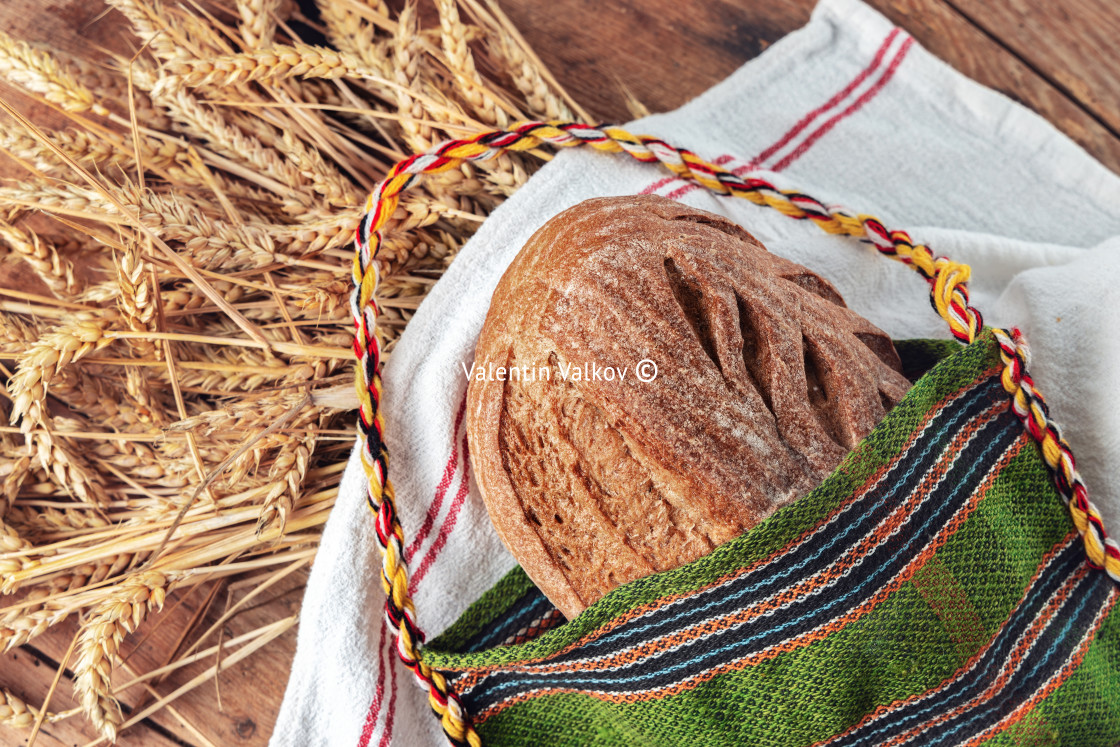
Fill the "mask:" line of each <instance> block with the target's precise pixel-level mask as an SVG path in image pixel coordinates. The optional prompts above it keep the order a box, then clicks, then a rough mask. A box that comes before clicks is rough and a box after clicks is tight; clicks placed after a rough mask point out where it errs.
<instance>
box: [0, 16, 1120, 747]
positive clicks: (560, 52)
mask: <svg viewBox="0 0 1120 747" xmlns="http://www.w3.org/2000/svg"><path fill="white" fill-rule="evenodd" d="M166 1H168V2H170V0H166ZM870 2H871V5H873V6H875V7H876V8H878V9H879V10H880V11H881V12H883V13H884V14H886V15H887V17H889V18H890V19H891V20H892V21H893V22H895V23H897V24H899V25H901V26H903V27H904V28H905V29H906V30H907V31H909V32H910V33H911V34H912V35H913V36H914V37H915V38H916V39H917V41H918V42H919V43H920V44H922V45H923V46H925V47H926V48H927V49H929V50H931V51H932V52H933V53H934V54H936V55H938V56H939V57H941V58H942V59H943V60H945V61H947V62H949V63H950V64H951V65H953V66H954V67H956V68H957V69H958V70H960V71H961V72H963V73H964V74H966V75H968V76H970V77H972V78H974V79H975V80H978V81H979V82H981V83H983V84H985V85H987V86H990V87H992V88H995V89H997V90H999V91H1002V92H1003V93H1005V94H1007V95H1008V96H1010V97H1012V98H1014V99H1015V100H1017V101H1019V102H1020V103H1023V104H1025V105H1026V106H1028V107H1030V108H1032V109H1034V110H1035V111H1036V112H1038V113H1039V114H1041V115H1042V116H1044V117H1046V118H1047V119H1048V120H1050V121H1051V122H1053V123H1054V124H1055V125H1057V126H1058V127H1059V128H1060V129H1061V130H1063V131H1064V132H1065V133H1066V134H1068V135H1069V136H1070V137H1072V138H1073V139H1074V140H1076V141H1077V142H1078V143H1079V144H1081V145H1082V146H1083V147H1084V148H1085V149H1086V150H1088V151H1089V153H1091V154H1092V155H1093V156H1095V157H1096V158H1098V159H1099V160H1101V161H1102V162H1104V163H1105V164H1106V165H1107V166H1108V167H1110V168H1111V169H1113V170H1118V171H1120V58H1117V57H1116V56H1115V55H1113V54H1111V48H1112V43H1113V41H1114V40H1115V39H1116V38H1120V6H1118V5H1116V4H1115V3H1114V2H1111V0H1069V2H1066V3H1064V4H1056V3H1053V2H1050V1H1049V0H870ZM813 5H814V0H772V1H771V2H758V1H756V0H738V2H734V1H732V0H709V2H704V3H700V2H693V3H685V2H679V1H678V0H646V2H640V1H639V0H615V2H612V3H609V4H607V5H606V6H604V4H603V3H600V2H594V1H593V0H551V2H549V3H548V4H547V5H545V4H542V3H540V2H537V1H534V0H503V2H502V6H503V7H504V9H505V10H506V12H507V14H508V15H509V16H510V17H511V19H512V20H513V21H514V23H515V24H516V25H517V26H518V27H519V28H520V29H522V30H523V33H524V35H525V37H526V38H527V40H528V41H529V43H530V44H532V45H533V46H534V47H535V49H536V50H537V51H538V53H539V54H540V56H541V58H542V59H543V61H544V62H545V64H546V65H548V66H549V68H550V69H551V70H552V71H553V73H554V74H555V75H556V77H557V78H558V79H559V80H560V81H561V83H562V84H563V85H565V86H566V87H567V88H568V90H569V91H570V92H571V93H572V94H573V95H574V96H575V98H576V99H577V101H579V102H580V103H581V104H582V105H583V106H584V107H585V108H586V109H587V110H588V111H589V113H590V114H591V115H592V116H593V117H595V118H597V119H599V120H601V121H625V120H628V119H631V118H632V117H633V114H632V113H631V111H630V110H629V109H628V108H627V105H626V103H625V101H626V92H628V93H629V94H630V95H632V96H633V97H634V98H635V99H636V100H638V101H640V102H641V103H642V104H643V105H644V106H646V107H648V109H649V110H650V111H654V112H657V111H665V110H668V109H672V108H675V107H677V106H679V105H681V104H683V103H684V102H686V101H687V100H689V99H690V98H692V97H694V96H696V95H697V94H699V93H700V92H702V91H704V90H705V89H707V88H708V87H710V86H711V85H713V84H715V83H717V82H719V81H720V80H721V79H723V78H724V77H726V76H727V75H729V74H730V73H731V72H733V71H734V70H735V69H736V68H737V67H738V66H739V65H740V64H742V63H743V62H745V61H746V60H749V59H751V58H752V57H755V56H756V55H758V54H760V53H761V52H762V51H764V50H765V49H766V47H767V46H769V45H770V44H772V43H773V42H775V41H776V40H778V39H779V38H781V37H782V36H784V35H785V34H787V33H789V32H790V31H793V30H794V29H796V28H798V27H800V26H802V25H804V24H805V23H806V22H807V21H808V18H809V14H810V12H811V10H812V7H813ZM102 11H103V8H102V7H100V5H99V4H96V3H94V4H90V3H85V2H80V1H79V0H50V1H49V2H47V3H44V2H42V0H5V1H4V2H3V3H2V4H0V28H3V29H5V30H6V31H7V32H8V33H10V34H12V35H13V36H16V37H18V38H23V39H27V40H30V41H41V42H49V43H51V44H53V45H55V46H60V47H62V48H64V49H69V50H71V51H75V52H79V51H81V48H82V47H83V46H85V45H89V44H91V43H92V44H102V45H109V46H111V45H112V39H113V33H114V28H115V27H116V24H117V23H119V22H120V20H119V18H118V17H116V16H115V14H107V15H105V16H104V17H102V15H101V14H102ZM592 19H593V22H592ZM304 579H305V575H304V574H299V573H297V574H295V576H294V577H292V578H291V579H290V580H288V582H287V583H286V585H284V586H283V587H281V588H278V589H276V590H275V593H274V594H272V595H270V597H271V601H269V602H267V604H265V605H263V606H261V607H258V608H257V609H253V610H250V611H249V612H247V613H246V614H244V615H242V616H240V617H238V618H235V619H234V620H232V621H230V623H229V624H228V625H227V626H226V627H227V630H226V631H225V635H226V636H234V635H237V634H239V633H240V632H243V631H245V630H249V629H251V628H253V627H255V626H259V625H262V624H264V623H266V622H269V621H272V620H277V619H280V618H282V617H284V616H287V615H291V614H293V613H295V612H296V611H297V610H298V605H299V598H300V594H301V593H302V583H303V581H304ZM215 593H216V599H217V604H215V605H213V607H212V608H211V610H210V611H209V612H208V613H207V614H206V617H205V619H211V620H212V619H214V618H215V617H216V616H217V615H218V614H219V612H220V610H221V608H222V606H223V604H222V602H223V601H224V599H225V590H223V589H219V590H217V591H216V592H215ZM204 602H205V593H204V592H203V593H195V594H194V595H193V596H191V597H190V598H187V599H172V600H170V601H169V603H168V610H169V611H168V612H167V613H166V614H164V615H162V616H159V617H158V618H157V625H149V626H148V627H146V628H144V629H142V631H141V632H140V634H139V635H137V636H133V637H132V638H131V639H129V641H128V642H127V643H126V645H125V648H124V651H125V652H126V653H127V654H128V656H129V659H128V663H129V665H130V666H132V667H134V668H135V669H136V670H137V671H141V672H142V671H148V670H150V669H152V668H154V667H157V666H159V665H160V664H162V661H161V652H166V651H169V650H171V649H172V648H173V647H174V645H175V642H176V641H177V640H178V637H179V635H180V634H181V631H182V630H183V629H184V628H185V627H186V626H187V625H188V624H189V623H190V621H191V620H192V618H193V617H194V615H195V613H196V612H197V611H198V610H199V608H200V607H201V606H202V605H203V604H204ZM75 629H76V625H75V623H74V622H73V621H71V623H70V624H67V625H62V626H60V627H59V628H57V629H56V630H54V631H52V632H50V633H49V634H47V635H44V636H42V637H40V638H38V639H36V641H35V642H34V644H33V645H31V646H26V647H24V648H23V649H20V650H17V651H15V652H12V653H9V654H7V655H6V656H4V658H3V665H2V666H0V685H4V686H7V687H9V688H10V689H12V690H13V691H14V692H16V693H17V694H20V695H22V696H24V697H25V698H26V699H27V700H28V701H29V702H32V703H38V702H40V700H41V699H42V697H43V695H44V693H45V692H46V691H47V689H48V687H49V686H50V682H51V679H52V678H53V676H54V673H55V670H56V667H57V662H58V661H59V660H60V659H61V658H62V657H63V655H64V653H65V651H66V648H67V647H68V645H69V643H70V641H71V639H72V637H73V635H74V631H75ZM146 636H147V637H146ZM211 643H212V642H211ZM294 649H295V633H294V630H293V631H289V632H288V633H286V634H285V635H284V636H283V637H281V638H279V639H277V641H275V642H274V643H273V644H272V645H271V646H270V647H268V648H267V649H266V650H265V651H264V652H262V653H258V654H257V655H255V656H253V657H251V658H249V659H248V660H246V661H245V662H243V663H241V664H240V665H237V666H234V667H231V668H230V669H228V670H226V671H224V672H222V673H221V675H220V677H219V681H218V683H217V685H214V684H208V685H206V686H204V687H200V688H198V689H196V690H194V691H193V692H191V693H190V694H188V695H187V696H185V697H183V698H182V699H180V700H178V701H176V704H175V711H174V712H172V711H171V710H164V711H160V712H159V713H157V714H155V715H154V716H152V717H150V718H148V719H146V720H145V721H143V722H142V724H141V725H140V726H139V727H138V728H136V729H133V730H131V731H129V732H128V733H126V734H125V735H124V736H123V737H122V738H121V740H120V744H122V745H153V746H155V747H164V746H170V745H191V746H192V747H197V746H201V745H204V744H207V743H208V742H209V743H212V744H216V745H221V746H223V747H224V746H225V745H245V746H247V745H263V744H265V743H266V742H267V740H268V736H269V735H270V733H271V731H272V726H273V723H274V720H275V716H276V711H277V709H278V707H279V704H280V699H281V697H282V696H283V692H284V686H285V682H286V680H287V673H288V668H289V666H290V664H291V657H292V654H293V652H294ZM198 666H199V667H201V665H198ZM195 671H197V669H196V670H188V671H187V672H186V673H184V674H182V675H180V676H177V677H175V678H172V679H170V680H169V681H168V682H166V683H162V684H159V685H157V690H158V691H159V692H160V693H166V692H169V691H170V690H171V689H173V687H174V686H175V685H176V684H177V683H180V682H182V681H185V680H186V679H188V678H189V677H190V676H191V675H192V674H193V673H194V672H195ZM137 690H140V688H137ZM219 693H220V706H219V700H218V697H219ZM146 697H147V696H146V694H145V693H144V692H142V691H130V692H129V693H127V694H126V697H125V698H124V702H125V704H126V705H127V706H129V707H136V706H137V705H138V704H139V701H141V700H142V699H144V698H146ZM71 706H72V701H71V699H70V685H69V682H68V680H67V679H66V678H64V679H63V680H62V684H61V686H60V688H59V691H58V692H57V693H56V695H55V697H54V701H53V703H52V709H64V708H69V707H71ZM90 734H91V731H90V730H89V729H88V728H87V727H86V726H85V725H84V723H82V722H81V720H80V719H69V720H67V721H63V722H61V723H58V724H52V725H48V726H46V727H45V729H44V733H43V734H42V735H41V736H40V738H39V739H38V741H37V744H38V745H43V747H57V746H59V745H74V744H79V745H80V744H84V743H85V742H86V741H88V739H89V735H90ZM23 741H24V736H23V734H22V733H19V732H14V731H9V730H5V729H3V728H0V744H5V745H8V744H12V745H15V744H22V743H23Z"/></svg>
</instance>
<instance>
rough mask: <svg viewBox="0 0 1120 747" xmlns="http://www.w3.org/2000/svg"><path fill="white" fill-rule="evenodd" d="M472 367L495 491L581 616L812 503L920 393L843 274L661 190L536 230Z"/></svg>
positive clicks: (481, 481) (555, 593)
mask: <svg viewBox="0 0 1120 747" xmlns="http://www.w3.org/2000/svg"><path fill="white" fill-rule="evenodd" d="M642 360H651V361H653V362H654V363H655V364H656V365H657V370H658V375H657V378H656V379H655V380H654V381H652V382H647V381H642V380H641V379H640V378H639V377H638V376H637V374H636V369H635V366H636V364H638V362H639V361H642ZM513 367H518V368H521V367H524V368H521V373H519V374H517V375H516V379H515V378H514V376H515V375H514V374H513V372H512V368H513ZM611 367H613V368H615V373H614V375H613V376H612V377H611V378H610V380H607V379H606V376H605V370H606V369H607V368H611ZM502 368H504V369H505V376H504V377H502V376H499V375H497V374H498V373H499V372H500V369H502ZM526 369H528V370H530V371H532V372H533V375H532V376H531V377H530V376H528V375H527V374H526V372H525V371H526ZM577 369H578V370H579V371H580V372H581V374H582V373H583V372H587V373H591V374H592V376H590V377H584V376H582V375H580V376H579V378H578V379H577V378H576V374H575V373H574V372H575V371H576V370H577ZM596 369H598V370H599V371H600V372H602V373H601V374H600V376H599V377H598V378H596V377H594V375H593V374H594V372H595V371H596ZM546 371H547V372H548V376H547V377H546V376H545V375H544V372H546ZM621 371H625V372H626V373H625V374H623V375H621V376H620V372H621ZM472 373H473V375H472V378H471V380H470V382H469V384H468V395H467V435H468V441H469V450H470V459H471V463H472V467H473V469H474V472H475V476H476V480H477V483H478V486H479V489H480V490H481V493H482V497H483V500H484V501H485V502H486V506H487V509H488V511H489V513H490V517H491V519H492V521H493V523H494V526H495V528H496V529H497V531H498V533H499V535H500V536H501V538H502V541H503V542H504V543H505V544H506V546H507V547H509V548H510V551H511V552H512V553H513V555H514V556H515V557H516V558H517V559H518V561H519V562H520V563H521V565H522V567H523V568H524V569H525V571H526V573H528V575H529V576H530V578H532V579H533V581H534V582H535V583H536V584H537V585H538V586H539V587H540V588H541V590H542V591H544V593H545V594H546V595H547V596H548V598H549V599H550V600H551V601H552V602H553V603H554V604H555V605H556V606H557V607H558V608H559V609H560V611H561V612H563V613H564V614H565V615H566V616H567V617H569V618H572V617H574V616H575V615H577V614H578V613H579V612H581V611H582V610H583V609H584V608H586V607H587V606H588V605H590V604H592V603H593V602H595V601H596V600H597V599H598V598H600V597H601V596H602V595H603V594H604V593H606V591H609V590H610V589H611V588H614V587H615V586H618V585H620V584H622V583H626V582H628V581H631V580H634V579H636V578H641V577H643V576H645V575H648V574H650V573H653V572H656V571H661V570H667V569H669V568H674V567H677V566H679V565H682V564H683V563H686V562H689V561H691V560H694V559H696V558H698V557H700V556H701V555H703V554H705V553H707V552H709V551H710V550H711V549H713V548H714V547H716V546H718V545H719V544H722V543H723V542H726V541H727V540H729V539H731V538H732V537H734V536H737V535H738V534H740V533H742V532H743V531H745V530H747V529H749V528H750V527H752V526H754V525H756V524H757V523H758V522H760V521H762V519H764V518H765V517H766V516H769V515H770V514H771V513H772V512H773V511H774V510H776V509H777V508H779V507H780V506H783V505H786V504H787V503H789V502H791V501H793V500H794V499H796V498H797V497H799V496H801V495H804V494H805V493H806V492H808V491H809V490H811V489H812V488H813V487H814V486H816V485H817V484H819V482H820V481H821V480H822V479H823V478H824V477H825V476H826V475H827V474H828V473H829V472H831V471H832V469H834V468H835V466H836V465H837V464H838V463H839V461H840V460H841V459H842V458H843V456H844V455H845V454H846V453H847V452H848V451H849V450H850V449H851V448H852V447H853V446H854V445H855V444H856V442H858V441H859V440H860V439H861V438H863V437H864V436H866V435H867V433H869V432H870V430H871V428H872V427H873V426H874V424H875V423H876V422H878V421H879V420H880V419H881V418H882V416H883V415H884V414H885V412H886V410H887V409H889V408H890V407H891V406H893V405H894V404H895V403H896V402H897V401H898V400H899V399H901V397H902V395H903V394H904V393H905V392H906V390H907V389H908V387H909V382H908V381H907V380H906V379H905V377H904V376H902V374H901V365H900V363H899V360H898V356H897V353H895V351H894V348H893V346H892V345H891V343H890V340H889V338H888V337H887V336H886V334H885V333H883V332H882V331H881V330H879V329H878V328H876V327H874V326H873V325H871V324H870V323H869V322H868V321H867V320H865V319H863V318H862V317H860V316H859V315H858V314H856V313H855V312H852V311H851V310H849V309H847V308H846V307H845V306H844V303H843V300H842V299H841V298H840V294H839V293H838V292H837V291H836V289H835V288H833V287H832V285H831V284H829V283H828V282H827V281H825V280H824V279H823V278H820V277H819V276H818V275H816V274H815V273H812V272H811V271H809V270H807V269H806V268H804V267H802V266H800V265H797V264H795V263H793V262H790V261H788V260H785V259H783V258H781V257H778V256H776V255H773V254H770V253H769V252H768V251H767V250H766V249H765V248H764V247H763V246H762V245H761V244H760V243H759V242H758V241H757V240H756V239H755V238H754V237H753V236H751V235H750V234H749V233H748V232H747V231H745V230H744V229H743V228H741V227H739V226H737V225H735V224H734V223H732V222H731V221H729V220H727V219H726V218H723V217H722V216H718V215H715V214H712V213H708V212H706V211H702V210H698V209H695V208H691V207H688V206H685V205H682V204H680V203H677V202H674V201H672V200H668V199H665V198H662V197H658V196H653V195H648V196H627V197H609V198H598V199H593V200H587V201H585V202H582V203H580V204H579V205H576V206H574V207H572V208H570V209H568V210H566V211H564V212H562V213H560V214H559V215H557V216H555V217H554V218H552V219H551V220H550V221H548V222H547V223H546V224H545V225H544V226H542V227H541V228H540V229H539V230H538V231H537V232H536V233H534V234H533V236H532V237H531V238H530V239H529V241H528V242H527V243H526V245H525V247H524V248H523V249H522V251H521V252H520V253H519V254H518V255H517V257H516V258H515V259H514V261H513V262H512V263H511V264H510V266H509V268H508V269H507V270H506V273H505V274H504V276H503V277H502V279H501V281H500V282H499V284H498V286H497V289H496V290H495V292H494V296H493V299H492V301H491V305H490V309H489V312H488V314H487V316H486V320H485V323H484V325H483V329H482V333H481V335H480V337H479V341H478V346H477V349H476V353H475V368H474V369H473V370H472ZM565 373H566V375H565ZM503 378H504V380H502V379H503Z"/></svg>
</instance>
